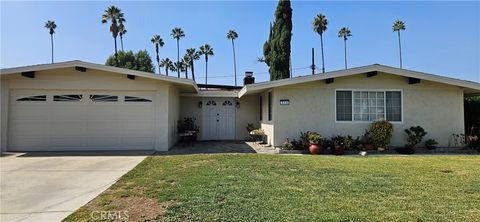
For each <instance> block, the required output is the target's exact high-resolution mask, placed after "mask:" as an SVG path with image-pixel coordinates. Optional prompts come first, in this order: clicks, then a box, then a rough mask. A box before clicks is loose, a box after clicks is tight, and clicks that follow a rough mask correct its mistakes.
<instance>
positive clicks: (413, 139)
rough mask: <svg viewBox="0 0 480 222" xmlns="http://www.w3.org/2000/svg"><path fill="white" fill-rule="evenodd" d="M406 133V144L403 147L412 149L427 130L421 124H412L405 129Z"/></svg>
mask: <svg viewBox="0 0 480 222" xmlns="http://www.w3.org/2000/svg"><path fill="white" fill-rule="evenodd" d="M405 133H407V144H405V147H407V148H410V149H413V148H415V146H417V144H419V143H420V142H421V141H422V139H423V137H424V136H425V135H427V132H425V130H424V129H423V128H422V127H421V126H412V127H410V128H409V129H405Z"/></svg>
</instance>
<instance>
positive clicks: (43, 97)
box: [17, 95, 47, 101]
mask: <svg viewBox="0 0 480 222" xmlns="http://www.w3.org/2000/svg"><path fill="white" fill-rule="evenodd" d="M17 101H47V96H46V95H40V96H27V97H22V98H20V99H17Z"/></svg>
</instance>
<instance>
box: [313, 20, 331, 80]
mask: <svg viewBox="0 0 480 222" xmlns="http://www.w3.org/2000/svg"><path fill="white" fill-rule="evenodd" d="M327 25H328V20H327V17H325V15H323V14H318V15H317V16H316V17H315V18H314V19H313V30H314V31H315V32H316V33H318V34H319V35H320V46H321V50H322V72H323V73H325V58H324V54H323V33H324V32H325V31H326V30H327Z"/></svg>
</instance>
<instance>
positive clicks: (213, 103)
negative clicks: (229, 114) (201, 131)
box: [207, 100, 217, 106]
mask: <svg viewBox="0 0 480 222" xmlns="http://www.w3.org/2000/svg"><path fill="white" fill-rule="evenodd" d="M216 105H217V103H216V102H215V101H213V100H209V101H208V102H207V106H216Z"/></svg>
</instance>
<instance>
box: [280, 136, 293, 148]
mask: <svg viewBox="0 0 480 222" xmlns="http://www.w3.org/2000/svg"><path fill="white" fill-rule="evenodd" d="M282 149H283V150H293V149H295V146H294V145H293V144H292V143H291V142H290V140H289V139H288V138H287V139H285V141H284V142H283V146H282Z"/></svg>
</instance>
